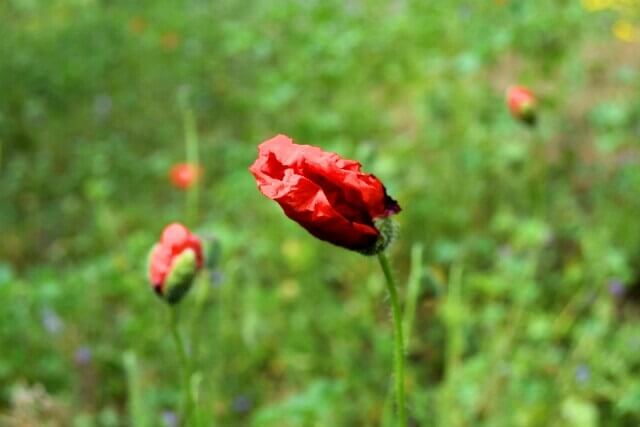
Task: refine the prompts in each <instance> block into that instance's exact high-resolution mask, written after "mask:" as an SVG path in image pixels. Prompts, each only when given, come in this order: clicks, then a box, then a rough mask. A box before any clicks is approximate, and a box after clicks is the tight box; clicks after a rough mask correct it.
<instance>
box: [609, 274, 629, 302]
mask: <svg viewBox="0 0 640 427" xmlns="http://www.w3.org/2000/svg"><path fill="white" fill-rule="evenodd" d="M626 291H627V289H626V288H625V286H624V283H622V282H621V281H620V280H616V279H614V280H611V281H610V282H609V293H610V294H611V296H613V297H614V298H622V297H623V296H624V294H625V292H626Z"/></svg>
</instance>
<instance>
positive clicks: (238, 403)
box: [231, 395, 253, 413]
mask: <svg viewBox="0 0 640 427" xmlns="http://www.w3.org/2000/svg"><path fill="white" fill-rule="evenodd" d="M231 406H232V407H233V410H234V411H235V412H240V413H243V412H248V411H250V410H251V407H252V406H253V401H252V400H251V398H249V397H248V396H245V395H240V396H238V397H236V398H235V399H233V404H232V405H231Z"/></svg>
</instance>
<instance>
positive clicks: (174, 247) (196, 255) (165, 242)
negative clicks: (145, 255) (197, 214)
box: [149, 223, 203, 296]
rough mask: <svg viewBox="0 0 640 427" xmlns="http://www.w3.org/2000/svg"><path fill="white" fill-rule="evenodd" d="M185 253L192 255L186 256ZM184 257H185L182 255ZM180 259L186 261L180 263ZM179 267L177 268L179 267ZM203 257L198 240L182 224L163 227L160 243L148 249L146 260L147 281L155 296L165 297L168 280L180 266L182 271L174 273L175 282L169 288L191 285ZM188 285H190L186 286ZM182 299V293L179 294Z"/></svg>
mask: <svg viewBox="0 0 640 427" xmlns="http://www.w3.org/2000/svg"><path fill="white" fill-rule="evenodd" d="M187 252H191V253H188V254H187ZM185 254H187V255H188V256H185ZM181 260H186V261H182V262H181ZM179 263H180V264H182V265H180V266H178V264H179ZM202 263H203V254H202V243H201V241H200V239H199V238H198V237H197V236H196V235H194V234H192V233H191V232H190V231H189V229H188V228H187V227H185V226H184V225H182V224H178V223H173V224H170V225H168V226H167V227H165V229H164V230H163V231H162V236H161V237H160V242H158V243H156V245H155V246H154V247H153V249H152V250H151V254H150V258H149V280H150V281H151V285H152V286H153V289H154V290H155V291H156V293H157V294H158V295H160V296H166V295H167V291H170V290H171V289H169V290H167V289H166V288H167V287H166V286H165V285H166V282H167V278H168V277H169V276H170V275H171V274H172V273H175V271H174V270H175V269H176V268H177V267H179V268H180V269H181V270H182V271H180V272H178V273H179V274H174V275H173V276H175V277H176V279H175V280H176V283H170V284H169V287H170V288H171V287H176V288H184V287H186V288H187V289H188V287H189V286H190V285H191V283H190V282H191V280H192V279H193V276H195V273H196V271H197V270H199V269H200V268H201V267H202ZM187 282H189V283H187ZM180 296H181V294H180Z"/></svg>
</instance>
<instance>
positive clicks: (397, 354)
mask: <svg viewBox="0 0 640 427" xmlns="http://www.w3.org/2000/svg"><path fill="white" fill-rule="evenodd" d="M378 260H379V261H380V266H381V267H382V271H383V272H384V277H385V279H386V281H385V282H386V284H387V290H388V291H389V300H390V302H391V313H392V315H393V326H394V343H395V345H394V382H395V394H396V410H397V413H398V420H397V425H398V426H400V427H406V425H407V414H406V410H405V397H404V338H403V331H402V310H401V308H400V303H399V301H398V291H397V290H396V283H395V280H394V279H393V274H392V273H391V268H390V267H389V260H388V259H387V256H386V255H385V254H384V252H380V253H379V254H378Z"/></svg>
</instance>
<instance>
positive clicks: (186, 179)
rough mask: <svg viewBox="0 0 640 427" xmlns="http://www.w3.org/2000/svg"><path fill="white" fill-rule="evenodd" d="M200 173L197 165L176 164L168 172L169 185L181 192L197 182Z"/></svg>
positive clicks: (200, 170)
mask: <svg viewBox="0 0 640 427" xmlns="http://www.w3.org/2000/svg"><path fill="white" fill-rule="evenodd" d="M201 173H202V169H201V168H200V167H199V166H197V165H193V164H190V163H178V164H176V165H174V166H173V167H172V168H171V170H170V171H169V177H170V178H171V183H172V184H173V185H174V186H176V187H177V188H180V189H181V190H185V189H187V188H189V187H191V186H192V185H194V184H195V183H196V182H197V181H198V179H199V178H200V175H201Z"/></svg>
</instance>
